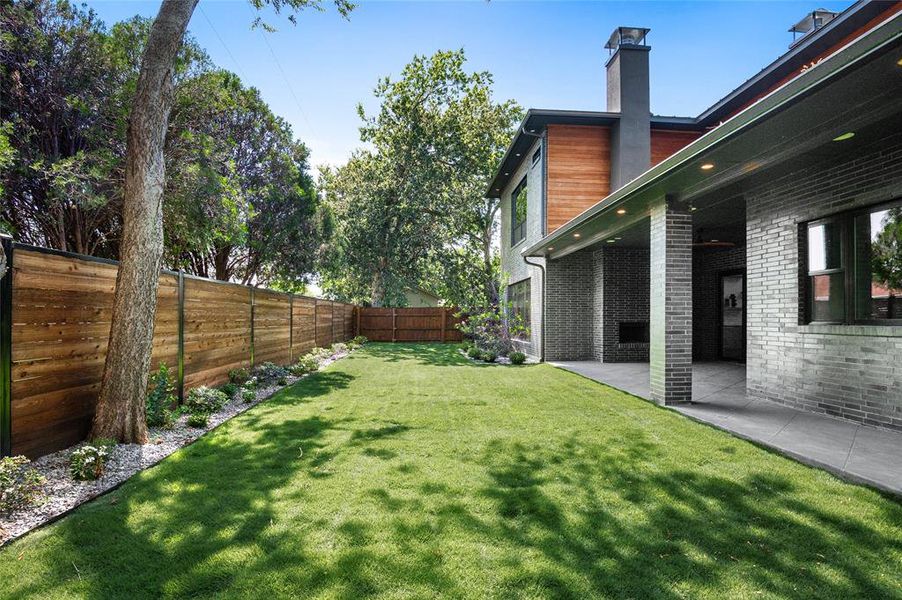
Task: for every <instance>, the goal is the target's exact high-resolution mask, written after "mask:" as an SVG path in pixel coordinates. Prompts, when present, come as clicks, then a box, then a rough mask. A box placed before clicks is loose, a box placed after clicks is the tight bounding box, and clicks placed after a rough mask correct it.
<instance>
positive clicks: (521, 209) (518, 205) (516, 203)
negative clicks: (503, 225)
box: [511, 177, 527, 246]
mask: <svg viewBox="0 0 902 600" xmlns="http://www.w3.org/2000/svg"><path fill="white" fill-rule="evenodd" d="M526 192H527V188H526V178H525V177H524V178H523V181H521V182H520V183H519V184H518V185H517V187H516V188H514V192H513V193H512V194H511V246H514V245H516V244H517V243H518V242H520V241H522V240H523V238H525V237H526V196H527V193H526Z"/></svg>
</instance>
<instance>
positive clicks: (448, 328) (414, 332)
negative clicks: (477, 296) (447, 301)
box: [357, 307, 463, 342]
mask: <svg viewBox="0 0 902 600" xmlns="http://www.w3.org/2000/svg"><path fill="white" fill-rule="evenodd" d="M357 312H358V325H357V327H358V329H359V333H360V335H363V336H366V337H367V338H368V339H370V340H373V341H375V342H459V341H461V340H462V339H463V334H462V333H461V332H460V330H459V329H458V328H457V326H458V324H459V323H460V318H459V317H456V316H455V312H456V311H455V310H454V309H452V308H443V307H427V308H374V307H360V308H358V309H357Z"/></svg>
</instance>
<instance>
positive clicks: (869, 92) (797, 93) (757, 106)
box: [522, 12, 902, 258]
mask: <svg viewBox="0 0 902 600" xmlns="http://www.w3.org/2000/svg"><path fill="white" fill-rule="evenodd" d="M900 47H902V13H900V12H895V13H893V14H891V15H890V16H888V17H887V18H886V19H885V20H884V21H883V22H882V23H880V24H879V25H877V26H875V27H874V28H872V29H869V30H868V31H866V32H865V33H863V34H861V35H860V36H859V37H858V38H856V39H854V40H852V41H851V42H849V43H848V44H847V45H845V46H843V47H842V48H840V49H839V50H837V51H835V52H834V53H833V54H831V55H830V56H828V57H826V58H825V59H824V60H822V61H820V62H819V63H818V64H817V65H815V66H813V67H812V68H809V69H807V70H805V71H804V72H802V73H801V74H799V75H798V76H796V77H795V78H793V79H791V80H790V81H788V82H787V83H785V84H783V85H782V86H780V87H778V88H777V89H775V90H774V91H772V92H770V93H769V94H767V95H766V96H764V97H763V98H761V99H760V100H758V101H756V102H754V103H753V104H752V105H750V106H749V107H748V108H746V109H744V110H742V111H740V112H739V113H737V114H736V115H734V116H733V117H731V118H730V119H728V120H727V121H726V122H724V123H723V124H722V125H720V126H718V127H716V128H714V129H712V130H710V131H709V132H708V133H706V134H705V135H703V136H702V137H700V138H699V139H697V140H695V141H693V142H691V143H689V144H688V145H687V146H685V147H684V148H682V149H681V150H678V151H677V152H675V153H674V154H673V155H671V156H670V157H668V158H666V159H665V160H663V161H662V162H660V163H658V164H657V165H655V166H654V167H652V168H650V169H648V170H647V171H645V172H644V173H643V174H641V175H640V176H639V177H637V178H635V179H633V180H632V181H630V182H629V183H627V184H626V185H624V186H623V187H621V188H620V189H618V190H616V191H614V192H613V193H611V194H610V195H609V196H607V197H606V198H604V199H603V200H601V201H600V202H598V203H597V204H595V205H593V206H592V207H590V208H589V209H587V210H586V211H584V212H583V213H581V214H579V215H577V216H576V217H574V218H573V219H571V220H570V221H568V222H567V223H565V224H564V225H563V226H561V227H560V228H558V229H556V230H555V231H554V233H552V234H550V235H547V236H545V237H544V238H543V239H542V240H540V241H538V242H536V243H535V244H533V245H531V246H530V247H529V248H526V249H525V250H523V252H522V254H523V255H524V256H551V257H552V258H556V257H559V256H563V255H565V254H568V253H570V252H574V251H576V250H578V249H580V248H583V247H585V246H587V245H590V244H592V243H595V242H597V241H599V239H603V238H604V237H606V236H607V235H608V234H609V231H610V230H611V229H614V228H616V226H618V225H619V226H621V227H622V226H623V225H625V224H626V223H627V222H628V221H626V220H622V221H619V222H618V221H617V220H616V217H613V216H611V215H612V214H613V213H614V209H615V208H620V207H624V206H626V204H627V203H628V202H629V203H636V202H638V203H643V202H644V203H646V204H649V205H650V203H651V202H652V200H654V199H655V198H661V197H662V196H663V195H664V194H667V193H671V192H672V191H675V190H679V189H689V188H690V187H691V186H696V187H694V188H692V189H693V190H695V192H696V195H698V194H700V193H701V192H698V190H699V188H698V186H699V185H701V186H702V188H701V189H702V190H705V189H707V190H711V189H714V184H709V185H707V186H706V185H705V184H700V183H699V177H698V174H699V170H698V169H697V168H693V167H697V166H698V164H699V163H700V162H703V161H707V160H709V159H711V158H713V159H714V160H715V161H717V160H718V154H717V153H718V152H722V153H723V155H722V156H721V158H722V159H723V160H721V161H719V162H720V164H724V165H728V164H729V165H731V166H730V167H729V168H725V169H724V171H723V172H722V173H721V174H720V179H719V181H720V182H725V181H730V178H732V181H736V180H738V179H739V178H741V177H744V176H748V175H749V174H750V173H752V172H761V171H763V170H764V169H765V168H767V167H770V166H774V165H775V164H779V161H781V160H784V159H786V157H787V156H791V155H792V154H793V153H795V155H798V154H801V153H802V152H803V151H804V150H806V149H811V148H813V147H816V145H817V144H820V143H824V140H826V141H827V142H829V140H830V137H832V136H833V135H836V134H835V133H833V134H830V129H831V128H832V129H834V130H835V128H837V127H846V128H848V129H846V130H847V131H848V130H850V129H853V128H854V127H856V126H859V125H866V124H867V123H868V121H867V119H869V118H871V113H872V112H873V113H881V114H882V116H883V117H888V116H891V115H896V114H898V111H899V110H900V109H902V94H900V93H899V88H900V83H899V77H898V76H897V75H896V70H898V69H900V67H902V64H900V63H899V62H897V61H898V60H900V59H899V57H898V56H897V51H898V49H899V48H900ZM859 66H861V69H862V70H864V69H867V70H866V71H865V72H864V73H863V74H862V76H861V80H860V81H855V82H850V78H849V77H848V75H849V73H850V72H854V70H855V69H856V68H857V67H859ZM888 69H892V70H891V71H889V72H887V70H888ZM894 75H896V76H894ZM832 84H836V85H841V86H844V87H843V89H842V92H843V95H841V96H839V98H837V97H821V98H818V97H816V95H817V93H818V92H819V91H821V90H823V89H825V88H826V87H827V86H828V85H832ZM856 86H857V87H856ZM864 86H866V87H864ZM811 98H814V100H812V101H811V102H808V103H806V102H804V101H805V100H809V99H811ZM797 106H800V107H804V109H798V110H796V107H797ZM790 112H791V114H790ZM786 115H789V116H786ZM828 126H829V127H828ZM751 159H754V160H751ZM753 163H754V164H753ZM632 208H633V210H631V211H629V212H630V214H631V215H635V216H636V217H638V216H640V215H641V214H642V210H645V209H646V208H647V206H640V205H639V204H634V205H633V206H632ZM640 208H641V209H642V210H636V209H640ZM645 215H647V211H646V212H645ZM590 223H591V224H590ZM576 233H579V236H578V237H577V236H575V235H574V234H576ZM549 247H551V248H553V251H552V250H549Z"/></svg>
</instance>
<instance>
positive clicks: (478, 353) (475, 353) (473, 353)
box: [467, 346, 482, 359]
mask: <svg viewBox="0 0 902 600" xmlns="http://www.w3.org/2000/svg"><path fill="white" fill-rule="evenodd" d="M467 356H469V357H470V358H473V359H478V358H482V350H480V349H479V348H477V347H476V346H470V348H469V349H468V350H467Z"/></svg>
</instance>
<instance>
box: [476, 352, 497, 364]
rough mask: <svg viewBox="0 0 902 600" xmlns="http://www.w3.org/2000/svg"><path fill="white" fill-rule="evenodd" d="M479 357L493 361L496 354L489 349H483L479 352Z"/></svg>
mask: <svg viewBox="0 0 902 600" xmlns="http://www.w3.org/2000/svg"><path fill="white" fill-rule="evenodd" d="M479 358H481V359H482V360H483V361H485V362H487V363H493V362H495V361H496V360H498V355H497V354H495V353H494V352H492V351H491V350H483V351H482V353H481V354H480V356H479Z"/></svg>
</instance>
